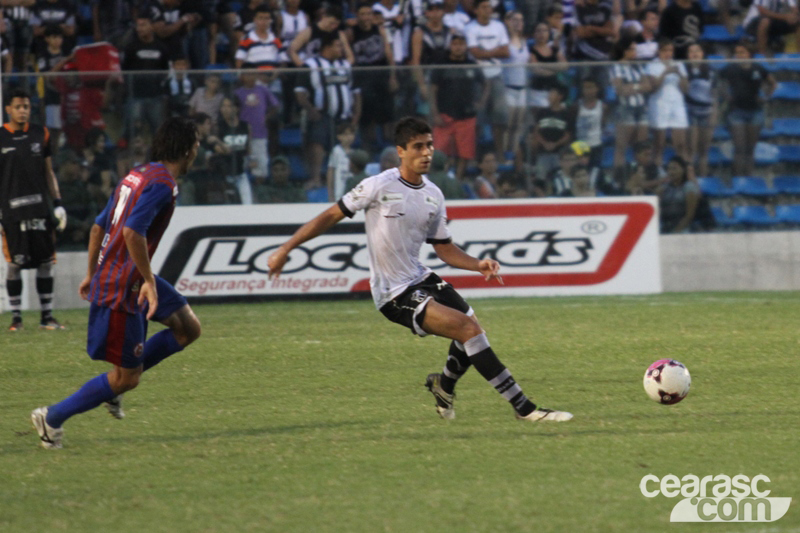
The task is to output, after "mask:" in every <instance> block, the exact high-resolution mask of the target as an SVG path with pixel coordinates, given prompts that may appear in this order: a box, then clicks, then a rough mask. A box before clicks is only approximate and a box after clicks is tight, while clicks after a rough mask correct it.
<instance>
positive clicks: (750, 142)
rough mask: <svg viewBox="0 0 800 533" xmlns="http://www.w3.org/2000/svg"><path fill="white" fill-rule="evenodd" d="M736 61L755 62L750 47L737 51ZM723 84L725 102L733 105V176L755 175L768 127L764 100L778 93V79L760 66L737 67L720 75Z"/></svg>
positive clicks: (730, 123) (730, 117) (730, 112)
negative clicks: (757, 155) (761, 141)
mask: <svg viewBox="0 0 800 533" xmlns="http://www.w3.org/2000/svg"><path fill="white" fill-rule="evenodd" d="M733 56H734V58H735V59H752V57H753V54H752V48H751V45H750V44H749V43H740V44H737V45H736V48H734V53H733ZM719 77H720V80H722V81H723V82H724V83H723V84H722V88H723V89H722V98H721V99H720V101H721V102H730V104H729V107H728V128H729V129H730V132H731V137H732V138H733V175H734V176H748V175H750V174H752V173H753V167H754V157H755V156H754V152H755V149H756V143H757V142H758V136H759V135H760V134H761V128H762V127H763V126H764V103H765V102H764V99H763V98H762V97H761V94H762V92H761V91H762V89H763V94H764V96H765V97H766V98H767V99H769V98H770V97H771V96H772V93H773V92H774V91H775V85H776V83H775V78H773V77H772V75H771V74H770V73H769V72H767V69H765V68H764V67H763V66H761V65H759V64H758V63H751V62H746V63H733V64H730V65H727V66H726V67H725V68H724V69H722V71H721V72H720V73H719Z"/></svg>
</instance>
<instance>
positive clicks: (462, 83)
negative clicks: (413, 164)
mask: <svg viewBox="0 0 800 533" xmlns="http://www.w3.org/2000/svg"><path fill="white" fill-rule="evenodd" d="M444 65H446V66H450V65H477V63H476V62H475V61H474V60H472V59H469V58H468V57H467V41H466V39H465V38H464V37H463V36H462V35H453V38H452V39H451V40H450V55H449V56H448V58H447V60H446V61H445V63H444ZM488 97H489V84H488V83H487V82H486V79H485V78H484V76H483V72H482V70H481V69H479V68H442V69H437V70H434V71H433V73H432V74H431V97H430V104H431V116H432V117H433V124H434V126H433V142H434V147H435V148H436V150H441V151H442V152H444V153H445V154H447V155H448V156H449V157H455V158H456V177H457V178H458V179H459V181H460V180H462V179H463V178H464V170H465V168H466V166H467V161H469V160H471V159H475V143H476V137H475V135H476V133H475V128H476V126H477V114H478V109H479V108H482V107H483V106H484V104H485V103H486V100H487V98H488Z"/></svg>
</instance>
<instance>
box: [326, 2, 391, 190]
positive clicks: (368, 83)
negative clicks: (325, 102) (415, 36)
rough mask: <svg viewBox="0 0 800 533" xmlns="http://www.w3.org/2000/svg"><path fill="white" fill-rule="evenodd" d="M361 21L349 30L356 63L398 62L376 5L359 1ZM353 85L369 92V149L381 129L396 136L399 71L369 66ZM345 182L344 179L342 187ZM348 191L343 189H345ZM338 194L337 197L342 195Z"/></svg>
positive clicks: (364, 117)
mask: <svg viewBox="0 0 800 533" xmlns="http://www.w3.org/2000/svg"><path fill="white" fill-rule="evenodd" d="M356 16H357V24H356V25H355V26H353V27H351V28H348V29H347V30H346V31H345V33H346V34H347V40H348V42H349V43H350V47H351V48H352V50H353V55H354V56H355V59H356V62H355V65H354V66H356V67H385V66H391V67H394V66H395V62H394V57H393V55H392V49H391V45H390V44H389V40H388V39H387V35H386V30H385V28H384V27H383V26H381V25H379V24H375V23H374V18H375V15H374V13H373V10H372V5H371V4H369V3H367V2H364V3H361V4H359V6H358V11H357V12H356ZM353 86H354V87H357V88H358V89H359V90H360V91H361V94H362V95H369V97H368V98H367V97H365V98H363V100H362V103H363V110H362V113H361V124H360V126H361V141H362V143H363V144H364V146H365V147H366V148H367V149H368V150H372V149H374V148H375V147H376V143H377V137H378V130H381V133H382V137H383V139H384V140H386V141H389V140H390V139H391V138H392V135H393V130H394V127H393V125H392V122H393V119H394V99H393V98H392V93H394V92H395V91H397V75H396V74H395V72H394V68H392V70H391V71H387V70H385V69H383V70H367V71H358V70H357V71H356V72H354V73H353ZM343 186H344V182H342V187H343ZM344 192H346V191H343V193H344ZM339 198H341V196H336V197H335V198H333V199H339Z"/></svg>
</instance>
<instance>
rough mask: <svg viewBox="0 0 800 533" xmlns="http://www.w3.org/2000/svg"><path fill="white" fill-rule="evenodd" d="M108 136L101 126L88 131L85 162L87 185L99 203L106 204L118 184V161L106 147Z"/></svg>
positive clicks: (84, 152)
mask: <svg viewBox="0 0 800 533" xmlns="http://www.w3.org/2000/svg"><path fill="white" fill-rule="evenodd" d="M107 142H108V137H107V136H106V133H105V132H104V131H103V130H101V129H100V128H92V129H90V130H89V131H88V132H87V133H86V142H85V148H84V149H83V163H84V165H85V168H86V169H87V171H88V176H87V179H86V185H87V188H88V190H89V192H90V193H91V195H92V197H93V198H94V200H95V202H96V203H97V205H105V204H106V202H108V199H109V198H110V197H111V193H113V192H114V187H115V186H116V184H117V174H116V162H115V161H114V156H113V155H112V154H111V153H109V151H108V149H107V148H106V144H107Z"/></svg>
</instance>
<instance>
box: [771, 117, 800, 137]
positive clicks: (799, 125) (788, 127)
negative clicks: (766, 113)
mask: <svg viewBox="0 0 800 533" xmlns="http://www.w3.org/2000/svg"><path fill="white" fill-rule="evenodd" d="M772 127H773V128H774V129H775V131H776V132H778V134H779V135H788V136H789V137H800V118H776V119H774V120H773V121H772Z"/></svg>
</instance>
